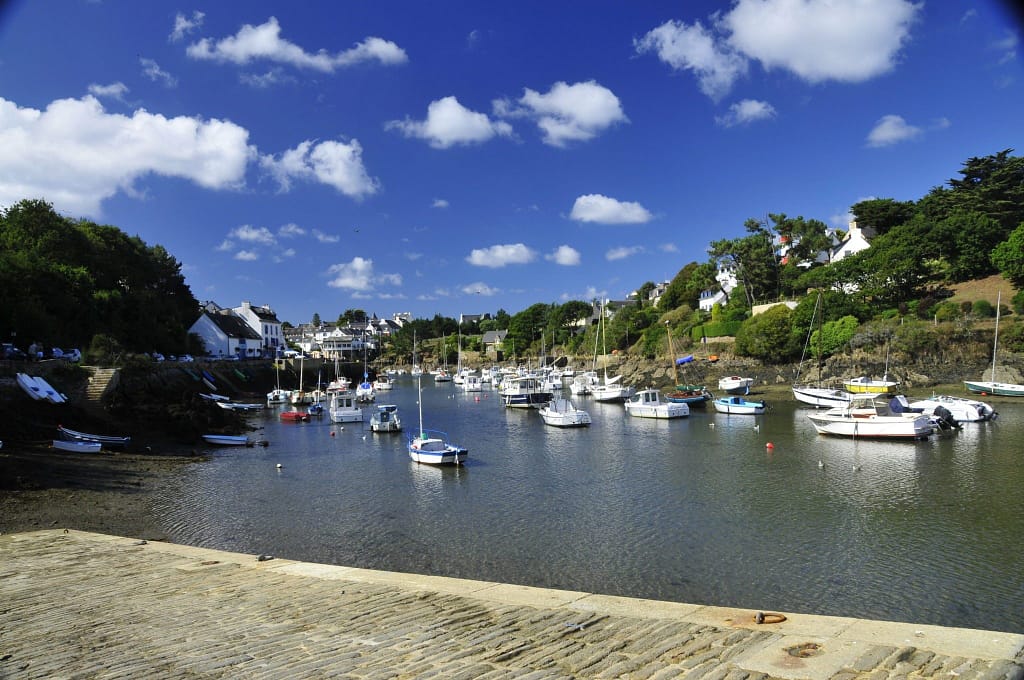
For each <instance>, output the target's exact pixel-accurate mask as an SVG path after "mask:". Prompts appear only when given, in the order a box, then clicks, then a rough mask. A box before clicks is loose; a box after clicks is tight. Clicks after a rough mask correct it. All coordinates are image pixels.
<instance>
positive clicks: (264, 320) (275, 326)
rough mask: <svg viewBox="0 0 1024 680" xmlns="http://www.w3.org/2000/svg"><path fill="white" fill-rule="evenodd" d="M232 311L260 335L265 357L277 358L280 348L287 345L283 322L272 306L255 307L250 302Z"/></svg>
mask: <svg viewBox="0 0 1024 680" xmlns="http://www.w3.org/2000/svg"><path fill="white" fill-rule="evenodd" d="M231 311H232V312H234V313H235V315H236V316H238V317H239V318H241V319H243V320H244V321H245V322H246V323H247V324H249V327H250V328H252V329H253V330H254V331H256V332H257V333H259V334H260V344H261V345H262V347H263V354H264V355H266V356H275V355H276V354H277V352H278V348H279V347H283V346H284V345H285V341H284V334H283V333H282V332H281V322H280V321H278V320H277V314H275V313H274V310H272V309H271V308H270V305H263V306H262V307H253V306H252V304H251V303H250V302H248V301H246V302H243V303H242V306H241V307H235V308H234V309H232V310H231Z"/></svg>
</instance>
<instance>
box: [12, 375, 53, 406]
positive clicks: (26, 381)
mask: <svg viewBox="0 0 1024 680" xmlns="http://www.w3.org/2000/svg"><path fill="white" fill-rule="evenodd" d="M16 377H17V381H18V387H20V388H21V389H22V390H23V391H24V392H25V394H27V395H28V396H30V397H32V398H33V399H35V400H36V401H39V400H40V399H46V395H45V394H44V393H43V390H42V389H41V388H40V387H39V384H38V383H36V379H35V378H33V377H32V376H30V375H28V374H27V373H18V374H17V376H16Z"/></svg>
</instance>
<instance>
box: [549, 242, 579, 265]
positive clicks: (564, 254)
mask: <svg viewBox="0 0 1024 680" xmlns="http://www.w3.org/2000/svg"><path fill="white" fill-rule="evenodd" d="M544 259H546V260H550V261H552V262H554V263H555V264H560V265H564V266H566V267H572V266H575V265H578V264H579V263H580V253H579V251H578V250H576V249H575V248H573V247H572V246H565V245H562V246H558V247H557V248H555V251H554V252H553V253H551V254H550V255H545V256H544Z"/></svg>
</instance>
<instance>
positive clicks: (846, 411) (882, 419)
mask: <svg viewBox="0 0 1024 680" xmlns="http://www.w3.org/2000/svg"><path fill="white" fill-rule="evenodd" d="M807 418H808V419H809V420H810V421H811V423H812V424H813V425H814V429H816V430H817V431H818V433H819V434H830V435H836V436H840V437H853V438H864V439H868V438H871V439H905V440H917V439H927V438H928V437H930V436H931V435H932V434H933V433H934V432H935V426H934V424H933V423H932V420H931V417H930V416H927V415H924V414H923V413H912V414H907V415H901V414H893V413H892V411H891V410H890V409H889V406H888V405H887V404H886V403H885V402H884V398H879V397H877V396H858V397H857V398H855V399H852V400H851V401H850V403H849V404H848V405H846V406H838V407H835V408H831V409H828V410H827V411H815V412H813V413H808V414H807Z"/></svg>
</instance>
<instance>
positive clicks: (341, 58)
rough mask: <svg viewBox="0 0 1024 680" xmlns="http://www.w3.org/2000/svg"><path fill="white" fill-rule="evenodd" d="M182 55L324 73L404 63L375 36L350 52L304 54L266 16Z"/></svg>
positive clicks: (402, 52)
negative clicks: (363, 64)
mask: <svg viewBox="0 0 1024 680" xmlns="http://www.w3.org/2000/svg"><path fill="white" fill-rule="evenodd" d="M185 52H186V54H188V56H190V57H192V58H193V59H204V60H210V61H218V62H230V63H233V64H239V65H245V64H248V63H250V62H252V61H271V62H277V63H282V64H290V65H291V66H295V67H297V68H308V69H313V70H316V71H323V72H325V73H332V72H334V71H335V70H336V69H339V68H345V67H347V66H352V65H353V64H358V63H361V62H365V61H377V62H379V63H381V64H387V65H391V64H403V63H405V62H406V61H408V57H407V56H406V54H405V50H403V49H402V48H401V47H399V46H398V45H396V44H395V43H393V42H391V41H390V40H384V39H382V38H377V37H369V38H366V39H365V40H363V42H361V43H356V45H355V46H354V47H352V48H351V49H348V50H345V51H344V52H338V53H336V54H330V53H328V52H327V51H326V50H319V51H317V52H315V53H310V52H306V50H304V49H303V48H301V47H299V46H298V45H296V44H295V43H292V42H289V41H288V40H285V39H283V38H282V37H281V26H280V24H278V23H277V19H276V18H275V17H270V18H269V19H267V21H266V23H263V24H260V25H259V26H253V25H252V24H245V25H244V26H242V28H240V29H239V30H238V33H236V34H235V35H233V36H228V37H227V38H222V39H221V40H219V41H217V42H216V43H214V42H213V41H212V40H210V39H209V38H204V39H202V40H200V41H199V42H197V43H193V44H192V45H189V46H188V48H187V49H186V51H185Z"/></svg>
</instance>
